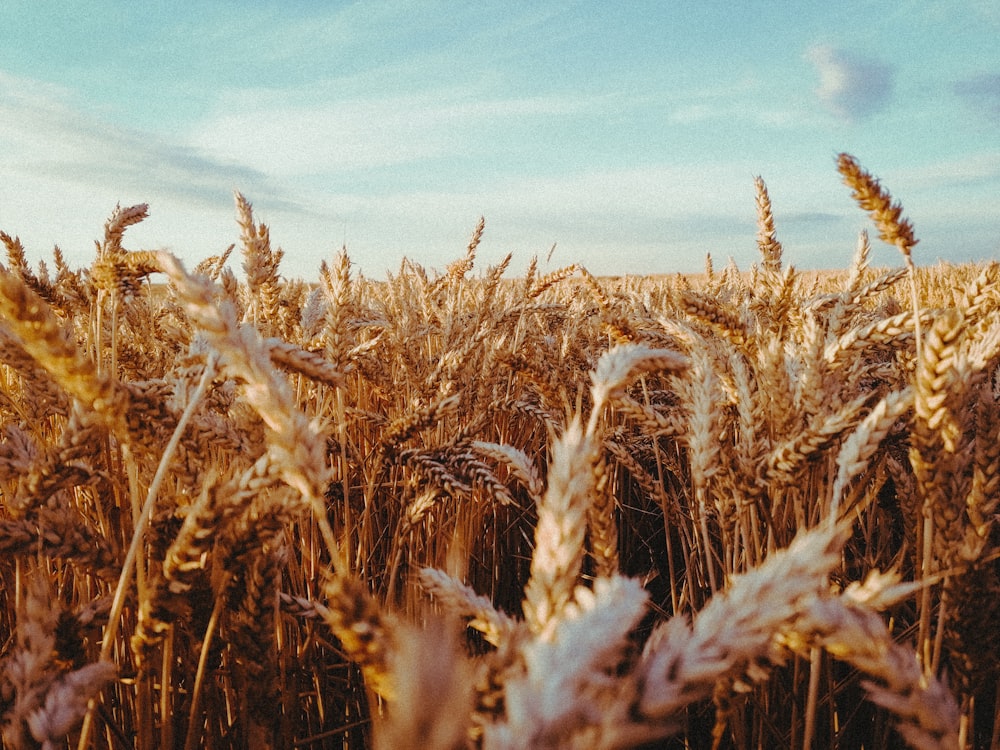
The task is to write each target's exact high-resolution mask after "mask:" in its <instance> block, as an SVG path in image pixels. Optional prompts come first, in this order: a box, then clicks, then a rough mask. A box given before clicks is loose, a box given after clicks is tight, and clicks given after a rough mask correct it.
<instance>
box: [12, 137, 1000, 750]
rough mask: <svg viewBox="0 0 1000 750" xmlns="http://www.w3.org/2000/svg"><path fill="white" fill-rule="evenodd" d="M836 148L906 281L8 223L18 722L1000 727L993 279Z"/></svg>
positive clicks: (228, 731) (58, 742) (644, 733)
mask: <svg viewBox="0 0 1000 750" xmlns="http://www.w3.org/2000/svg"><path fill="white" fill-rule="evenodd" d="M837 166H838V170H839V172H840V174H841V176H842V177H843V179H844V181H845V183H846V184H847V186H848V188H849V189H850V190H851V191H852V193H853V195H854V197H855V198H856V200H857V202H858V204H859V207H860V208H861V209H862V210H864V211H866V212H868V214H869V215H870V217H871V220H872V222H873V226H874V228H875V229H876V231H877V232H878V235H879V237H880V238H881V239H882V240H884V241H886V242H889V243H890V244H893V245H895V246H897V247H898V248H899V250H900V259H901V265H900V267H899V268H893V269H877V268H872V267H870V265H869V256H870V244H869V237H868V235H867V233H863V234H862V235H861V236H860V237H859V238H858V239H857V243H856V246H855V250H854V255H853V261H852V263H851V265H850V267H849V268H847V269H846V270H844V271H842V272H832V271H831V272H826V273H799V272H797V271H796V270H795V269H794V267H793V266H792V265H791V264H790V263H789V262H788V260H789V259H788V258H787V257H785V255H784V254H783V249H782V246H781V243H780V241H779V239H778V233H777V231H776V228H775V223H774V219H773V215H772V210H771V204H770V199H769V197H768V193H767V188H766V186H765V184H764V182H763V181H762V180H760V179H758V180H757V182H756V187H757V209H758V217H759V233H758V237H757V243H758V246H759V250H760V262H759V263H758V264H757V265H755V266H754V267H752V268H751V269H748V270H740V269H738V268H736V267H735V265H733V264H732V263H730V264H729V265H728V266H726V267H725V268H724V269H722V270H718V269H715V268H713V266H712V261H711V257H710V256H709V257H708V258H707V260H706V268H705V273H704V274H700V275H698V276H689V277H685V276H680V275H677V276H661V277H647V278H623V279H601V278H595V277H594V276H593V275H591V274H590V273H589V272H588V271H587V269H586V268H583V267H581V266H577V265H572V266H568V267H566V268H563V269H560V270H558V271H555V272H552V273H548V274H545V275H542V274H540V273H539V272H538V271H537V270H536V268H537V265H536V264H535V263H534V262H532V264H531V265H530V266H529V268H528V271H527V273H526V274H525V275H524V277H522V278H518V279H509V278H505V271H506V270H507V266H508V264H509V262H510V260H511V258H510V256H508V257H507V258H506V259H505V260H504V261H503V262H502V263H500V264H499V265H497V266H494V267H490V268H487V269H485V270H484V271H482V272H481V273H474V263H475V260H476V249H477V246H478V244H479V241H480V238H481V236H482V234H483V231H484V225H483V223H482V222H480V224H479V225H478V226H477V227H476V229H475V231H474V233H473V236H472V239H471V241H470V242H469V244H468V248H467V250H466V252H465V254H464V255H462V256H461V257H460V258H459V259H458V260H456V261H455V262H454V263H452V264H451V265H450V266H448V267H447V269H446V270H444V271H442V272H434V271H428V270H426V269H424V268H422V267H421V266H420V265H418V264H416V263H413V262H410V261H404V262H403V264H402V265H401V267H400V268H399V270H398V272H397V273H395V274H393V275H391V276H390V277H389V278H388V279H387V280H386V281H378V282H376V281H370V280H367V279H365V278H362V277H359V276H358V275H357V274H354V273H352V267H351V262H350V259H349V256H348V254H347V252H346V250H342V251H341V252H340V253H339V254H336V255H335V256H334V257H331V259H330V263H329V264H327V263H324V264H323V265H322V267H321V269H320V272H319V279H318V280H317V281H311V282H305V281H297V280H288V279H285V278H284V277H283V276H282V275H281V271H280V263H281V260H282V251H281V250H280V249H274V248H272V246H271V242H270V238H269V234H268V229H267V227H266V226H265V225H263V224H261V223H258V222H257V221H256V220H255V218H254V216H253V211H252V208H251V205H250V203H249V202H247V200H246V199H244V198H243V196H242V195H240V194H237V196H236V216H237V222H238V228H239V243H238V249H237V246H231V247H230V248H229V249H228V250H226V251H225V252H224V253H222V254H220V255H219V256H216V257H211V258H208V259H206V260H204V261H203V262H201V263H199V264H198V265H197V266H195V267H194V268H191V269H186V268H185V267H184V265H183V264H182V263H181V262H180V261H179V260H178V259H177V258H175V257H174V256H172V255H171V254H169V253H166V252H160V251H145V250H127V249H126V248H125V242H126V237H125V234H126V231H127V229H128V227H129V226H132V225H134V224H136V223H137V222H140V221H142V220H143V218H144V217H145V216H146V215H147V207H146V206H145V205H140V206H133V207H130V208H121V207H119V208H116V209H115V211H114V213H113V214H112V215H111V218H110V219H109V220H108V222H107V224H106V225H105V227H104V233H103V238H102V239H101V240H100V241H99V242H98V247H97V252H96V257H95V259H94V261H93V263H92V265H91V266H90V267H89V268H84V269H72V268H70V267H69V266H68V265H67V263H66V262H65V260H64V258H63V256H62V254H61V253H60V251H59V250H58V248H57V249H56V250H55V251H54V253H53V258H52V267H51V268H50V267H48V266H46V264H44V263H39V264H37V266H36V267H35V268H32V267H31V265H30V264H29V263H28V261H27V258H26V251H25V248H24V247H23V246H22V244H21V242H20V241H19V240H18V239H17V238H16V237H13V236H11V235H8V234H0V239H2V241H3V244H4V246H5V248H6V252H7V263H6V266H4V267H3V268H2V269H0V343H2V353H3V356H2V358H0V385H2V388H0V419H2V422H0V497H2V500H0V550H2V553H3V554H2V557H0V599H2V601H0V643H2V647H0V648H2V650H0V664H2V676H0V714H2V717H3V721H2V745H3V747H4V748H62V747H70V748H73V747H78V748H81V750H83V749H84V748H110V749H115V750H117V749H118V748H140V750H148V749H149V748H171V747H177V748H202V747H205V748H228V747H237V748H362V747H376V748H381V749H383V750H390V749H395V748H399V749H401V750H405V749H406V748H427V749H429V750H455V749H458V748H484V749H485V750H500V749H507V748H509V749H513V748H643V747H667V748H672V747H677V748H682V747H683V748H792V749H794V750H798V749H799V748H862V747H863V748H888V747H913V748H949V749H958V748H987V747H992V748H997V747H998V746H1000V720H998V719H1000V692H998V689H997V686H998V681H1000V637H998V636H1000V627H998V625H997V622H998V618H1000V553H998V550H1000V531H998V527H997V523H996V521H997V518H998V510H1000V509H998V502H1000V267H998V265H997V264H996V263H989V264H986V263H982V264H969V265H960V266H946V265H936V266H922V265H919V264H918V263H917V260H918V259H919V251H915V250H914V246H915V245H916V233H915V230H914V228H913V226H912V225H911V224H910V223H909V222H908V221H907V219H906V218H905V217H904V216H903V212H902V208H901V207H900V205H899V204H898V203H895V202H894V201H893V200H892V197H891V196H890V194H889V192H888V191H887V190H886V189H885V188H884V187H883V186H882V185H881V184H880V183H879V182H878V181H877V180H876V179H875V178H874V177H872V176H871V175H870V174H869V173H868V172H866V171H865V170H864V169H863V168H862V167H861V166H860V165H859V164H858V163H857V162H856V161H855V160H854V159H853V158H852V157H850V156H848V155H846V154H842V155H840V157H839V159H838V164H837ZM852 241H853V240H852V238H847V242H848V245H849V246H850V243H851V242H852ZM234 251H235V252H236V253H237V255H236V256H235V257H234V256H233V255H232V253H233V252H234ZM914 256H917V257H916V258H915V257H914ZM240 257H241V258H242V270H243V273H242V275H241V278H238V277H237V275H236V274H234V272H233V270H232V268H231V265H232V264H234V263H236V262H237V261H238V260H239V259H240Z"/></svg>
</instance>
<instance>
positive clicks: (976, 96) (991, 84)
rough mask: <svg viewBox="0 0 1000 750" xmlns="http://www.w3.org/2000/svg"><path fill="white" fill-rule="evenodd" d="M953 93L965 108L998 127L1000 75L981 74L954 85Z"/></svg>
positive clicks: (999, 119)
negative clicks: (963, 103)
mask: <svg viewBox="0 0 1000 750" xmlns="http://www.w3.org/2000/svg"><path fill="white" fill-rule="evenodd" d="M954 90H955V93H956V94H957V95H958V96H959V98H960V99H962V101H963V102H965V104H966V106H968V107H969V108H970V109H972V110H973V111H974V112H977V113H979V114H980V115H982V116H983V117H985V118H986V119H987V120H989V121H990V122H993V123H995V124H997V125H1000V73H981V74H979V75H975V76H970V77H968V78H963V79H962V80H960V81H958V82H956V83H955V86H954Z"/></svg>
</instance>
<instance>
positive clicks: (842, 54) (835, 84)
mask: <svg viewBox="0 0 1000 750" xmlns="http://www.w3.org/2000/svg"><path fill="white" fill-rule="evenodd" d="M806 59H807V60H809V62H811V63H812V64H813V65H814V66H815V68H816V71H817V72H818V73H819V79H820V82H819V87H818V88H817V89H816V94H817V96H818V97H819V99H820V102H822V104H823V105H824V106H825V107H826V108H827V109H828V110H830V112H832V113H833V114H835V115H837V116H838V117H840V118H842V119H844V120H846V121H848V122H855V121H858V120H864V119H865V118H867V117H870V116H872V115H874V114H876V113H877V112H879V111H881V110H882V109H884V108H885V107H886V106H887V105H888V104H889V103H890V101H891V100H892V92H893V84H894V71H893V68H892V66H891V65H888V64H887V63H884V62H882V61H881V60H878V59H876V58H873V57H866V56H864V55H860V54H858V53H856V52H851V51H849V50H844V49H840V48H837V47H832V46H829V45H814V46H813V47H810V48H809V50H808V51H807V52H806Z"/></svg>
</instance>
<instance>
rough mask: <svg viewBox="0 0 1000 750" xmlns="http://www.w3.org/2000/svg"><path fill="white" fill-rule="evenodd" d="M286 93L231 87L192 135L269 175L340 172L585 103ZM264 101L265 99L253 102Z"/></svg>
mask: <svg viewBox="0 0 1000 750" xmlns="http://www.w3.org/2000/svg"><path fill="white" fill-rule="evenodd" d="M295 99H298V95H296V94H293V95H289V96H288V97H281V96H278V97H275V96H269V97H264V96H258V95H256V94H255V92H252V91H247V92H242V93H230V94H227V95H225V96H224V97H223V101H224V104H223V106H222V107H221V108H220V110H219V112H218V113H217V114H216V115H214V116H211V117H209V118H208V119H207V120H205V121H204V122H202V123H201V124H199V125H198V126H197V128H196V129H195V131H194V132H192V134H191V135H190V143H191V145H192V146H193V147H195V148H196V149H197V150H199V151H201V152H204V153H211V154H214V155H216V156H217V157H218V158H221V159H224V160H227V161H230V162H232V163H239V164H245V165H247V166H249V167H251V168H253V169H258V170H260V171H262V172H266V173H268V174H272V175H283V176H294V175H302V174H321V173H324V172H330V173H343V172H346V171H351V170H358V169H371V168H377V167H385V166H393V165H400V164H407V163H411V162H417V161H423V160H427V159H432V158H435V157H441V156H451V155H455V154H456V153H460V151H461V150H462V149H463V148H476V147H480V148H481V147H482V146H483V145H484V144H485V141H486V139H487V138H488V134H489V133H492V132H497V131H504V130H505V129H507V128H509V127H524V125H525V123H526V122H528V121H537V120H539V119H540V118H541V119H550V118H559V117H565V116H568V115H570V114H573V113H578V112H580V111H583V110H585V109H586V107H587V106H588V102H586V101H584V100H572V99H558V98H551V97H525V98H510V99H489V98H486V99H482V100H474V99H470V98H469V97H468V96H467V95H459V94H457V93H456V92H452V91H447V90H446V91H434V92H427V93H420V94H412V95H404V94H399V95H389V96H385V97H382V98H368V99H349V100H343V101H336V100H332V101H317V102H314V103H312V104H310V105H302V104H288V103H287V101H288V100H292V101H294V100H295ZM261 101H265V102H266V103H265V104H264V105H263V106H262V105H260V104H258V103H257V102H261Z"/></svg>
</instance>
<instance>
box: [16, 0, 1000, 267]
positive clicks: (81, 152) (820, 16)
mask: <svg viewBox="0 0 1000 750" xmlns="http://www.w3.org/2000/svg"><path fill="white" fill-rule="evenodd" d="M998 38H1000V4H997V3H996V2H994V1H993V0H962V1H961V2H959V1H958V0H940V1H938V2H927V1H926V0H897V1H895V2H893V1H892V0H882V1H881V2H829V1H827V2H822V3H820V2H809V1H808V0H803V1H802V2H796V3H779V2H749V1H748V2H711V1H707V2H706V1H704V0H703V1H702V2H684V1H680V2H668V1H667V0H663V2H631V3H607V2H552V3H538V2H523V3H521V2H502V3H490V2H480V3H465V2H430V1H425V2H416V1H407V0H386V1H385V2H371V3H333V2H330V3H328V2H318V1H313V2H306V1H304V0H303V1H301V2H297V1H295V0H287V1H286V2H280V3H279V2H271V3H249V2H246V3H244V2H240V3H237V2H213V3H205V2H193V1H188V0H174V1H173V2H147V3H124V2H122V3H117V2H109V1H107V0H96V1H94V0H92V1H91V2H88V3H75V4H69V3H57V2H43V1H41V0H27V1H22V0H5V2H4V3H3V5H2V7H0V229H2V230H4V231H6V232H8V233H9V234H14V235H19V236H20V237H21V239H22V241H23V242H24V243H25V245H26V247H27V249H28V253H29V257H30V258H32V259H33V260H36V261H37V260H39V259H48V258H50V257H51V249H52V246H53V245H55V244H58V245H59V246H60V247H61V249H62V250H63V252H64V254H65V255H66V256H67V258H68V259H69V261H70V263H71V264H73V265H77V266H84V265H89V263H90V262H91V260H92V258H93V252H94V245H93V241H94V240H95V239H98V238H99V237H100V236H101V233H102V227H103V223H104V221H105V220H106V218H107V216H108V215H109V213H110V212H111V210H112V209H113V208H114V206H115V204H116V203H121V204H122V205H131V204H134V203H140V202H146V203H149V204H150V218H149V219H147V220H146V221H145V222H144V223H143V224H142V225H140V226H138V227H134V228H132V229H131V230H129V233H128V234H127V235H126V242H125V245H126V247H129V248H131V249H140V248H145V249H152V248H166V249H169V250H172V251H173V252H175V253H177V254H178V255H179V256H181V257H182V258H183V259H184V260H185V261H187V262H188V263H190V264H193V263H195V262H197V261H198V260H200V259H202V258H204V257H206V256H208V255H212V254H215V253H218V252H220V251H221V250H223V249H224V248H225V247H226V246H227V245H229V244H230V243H231V242H235V241H237V240H238V228H237V226H236V223H235V220H234V210H233V199H232V191H233V190H235V189H238V190H240V191H242V192H243V193H244V194H245V195H246V196H247V198H248V199H249V200H250V201H251V202H252V203H253V205H254V208H255V212H256V215H257V216H258V218H259V219H261V220H264V221H266V222H267V223H268V224H269V226H270V228H271V237H272V242H273V243H274V244H276V245H280V246H281V247H282V248H283V249H284V250H285V260H284V263H283V271H284V274H285V275H286V276H288V277H301V278H306V279H314V278H316V275H317V270H318V268H319V264H320V262H321V261H322V260H323V259H329V258H332V257H333V254H334V253H335V252H336V250H337V249H339V248H340V246H341V245H342V244H345V243H346V245H347V249H348V252H349V254H350V256H351V259H352V260H353V262H354V263H355V265H356V267H357V268H358V270H360V271H361V272H362V273H364V274H365V275H366V276H369V277H373V278H380V277H382V276H383V275H384V273H385V271H386V270H389V271H394V270H395V269H397V268H398V266H399V262H400V260H401V258H402V257H403V256H407V257H409V258H411V259H412V260H415V261H416V262H418V263H421V264H423V265H425V266H427V267H429V268H437V269H441V268H443V267H444V266H445V265H446V264H447V263H448V262H450V261H451V260H453V259H455V258H457V257H459V256H460V255H462V254H463V252H464V248H465V244H466V242H467V240H468V237H469V235H470V234H471V232H472V230H473V228H474V227H475V224H476V222H477V220H478V218H479V216H480V215H484V216H485V217H486V235H485V238H484V241H483V244H482V246H481V251H480V255H479V258H480V264H481V267H482V266H485V265H486V264H489V263H494V262H497V261H498V260H499V259H500V258H502V257H503V256H504V255H506V253H507V252H513V253H514V262H513V264H512V273H519V272H520V271H522V270H523V269H524V268H525V267H526V265H527V263H528V261H529V260H530V259H531V257H532V256H534V255H538V256H539V257H540V258H541V259H542V260H544V259H545V257H546V256H547V255H548V252H549V249H550V248H551V247H552V245H553V244H556V250H555V253H554V255H553V257H552V260H551V262H550V267H557V266H561V265H565V264H568V263H572V262H581V263H583V264H584V265H586V266H587V267H588V268H590V269H591V270H592V271H593V272H594V273H597V274H622V273H628V274H646V273H672V272H676V271H681V272H687V271H698V270H700V269H701V268H703V266H704V258H705V254H706V253H709V252H710V253H711V254H712V256H713V258H714V259H715V262H716V265H717V266H720V265H722V264H724V263H725V262H726V260H727V259H728V258H729V257H732V258H734V259H735V260H736V262H737V263H738V264H739V265H740V267H742V268H748V267H749V266H750V264H752V263H754V262H755V261H756V260H757V254H756V245H755V232H756V226H755V208H754V190H753V178H754V176H755V175H761V176H763V178H764V179H765V181H766V182H767V185H768V188H769V190H770V193H771V198H772V202H773V204H774V211H775V217H776V221H777V229H778V238H779V239H780V240H781V241H782V242H783V244H784V246H785V259H786V262H788V263H791V264H793V265H795V266H797V267H800V268H831V267H844V266H846V265H847V264H848V263H849V261H850V258H851V255H852V253H853V248H854V245H855V241H856V237H857V233H858V231H859V230H860V229H862V228H865V227H867V226H868V223H867V220H866V217H865V215H864V214H863V213H862V212H861V211H860V210H859V209H857V208H856V207H855V206H854V205H853V203H852V202H851V199H850V194H849V191H848V190H847V188H845V187H844V186H843V185H842V184H841V183H840V178H839V175H838V174H837V173H836V170H835V168H834V160H835V156H836V154H837V153H838V152H840V151H848V152H850V153H852V154H853V155H854V156H856V157H857V158H858V159H859V160H860V161H861V163H862V164H863V165H864V166H865V167H866V168H868V169H869V170H870V171H872V172H873V173H875V174H876V175H877V176H879V177H880V178H881V179H882V181H883V184H884V185H885V186H886V187H888V188H889V189H890V191H891V192H892V193H893V195H894V197H896V198H897V199H898V200H900V201H902V202H903V204H904V206H905V208H906V214H907V216H909V218H910V219H911V220H912V221H913V223H914V224H915V227H916V232H917V235H918V237H919V238H920V239H921V243H920V244H919V245H918V247H917V249H916V257H917V260H918V262H920V263H927V264H929V263H934V262H936V261H937V260H938V259H945V260H952V261H963V260H969V259H973V260H976V259H983V258H993V257H998V256H1000V207H998V200H997V199H998V196H1000V44H998V43H997V39H998ZM876 244H877V247H876V252H875V258H874V260H875V262H876V263H878V264H880V265H896V264H898V263H899V258H898V257H896V253H895V250H894V249H892V248H888V247H886V246H883V245H881V244H879V243H876ZM234 265H235V266H238V265H239V263H238V260H237V262H235V263H234Z"/></svg>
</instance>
